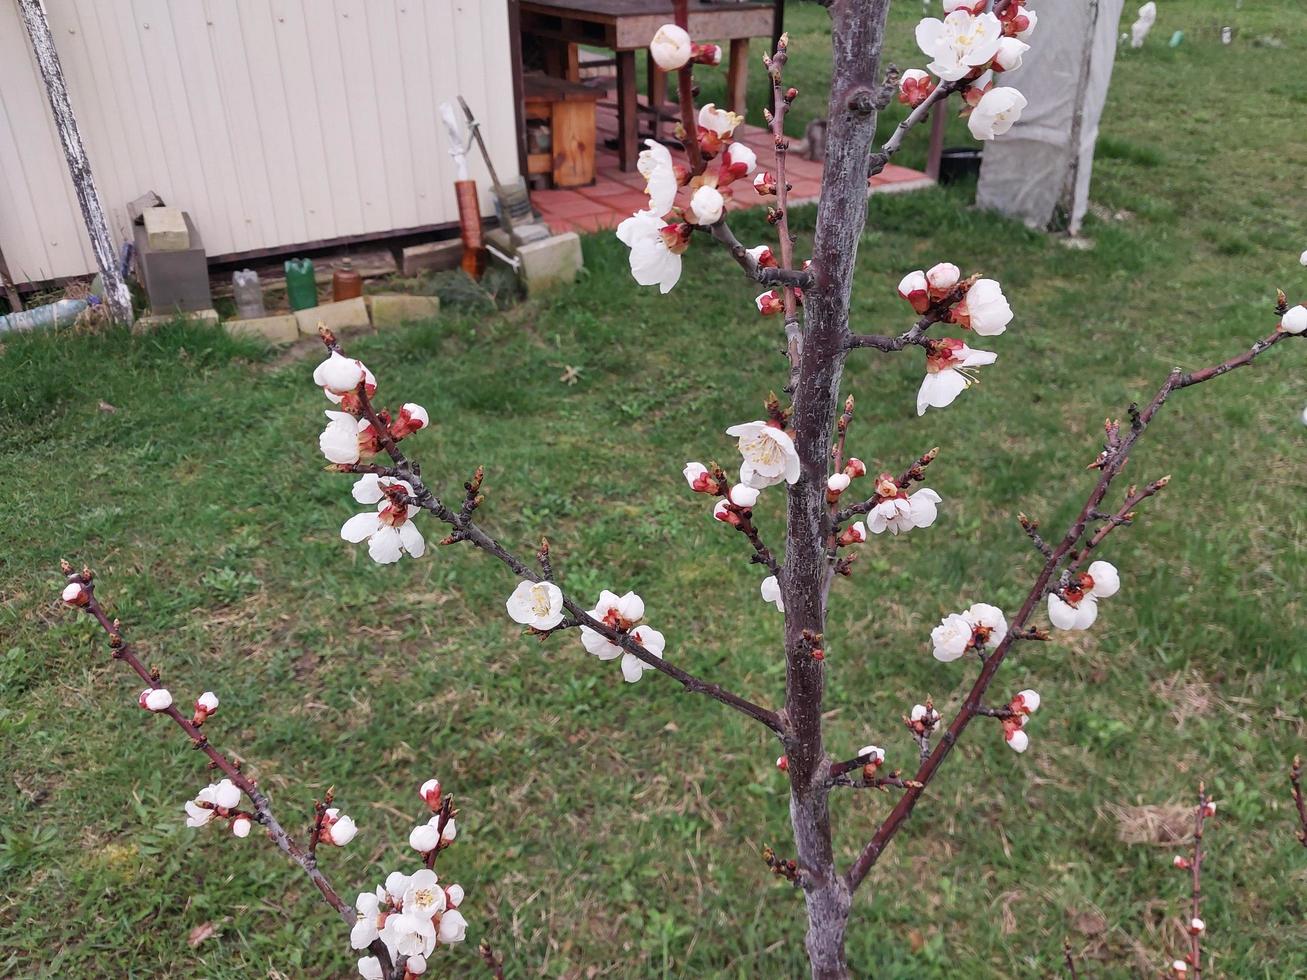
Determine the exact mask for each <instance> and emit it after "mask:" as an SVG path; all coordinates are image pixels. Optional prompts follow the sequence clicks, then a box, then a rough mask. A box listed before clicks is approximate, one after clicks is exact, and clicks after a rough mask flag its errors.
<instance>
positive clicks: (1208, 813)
mask: <svg viewBox="0 0 1307 980" xmlns="http://www.w3.org/2000/svg"><path fill="white" fill-rule="evenodd" d="M1203 816H1204V817H1214V816H1216V801H1215V800H1208V801H1207V802H1206V803H1204V804H1203Z"/></svg>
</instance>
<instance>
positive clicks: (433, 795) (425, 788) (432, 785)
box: [418, 779, 440, 813]
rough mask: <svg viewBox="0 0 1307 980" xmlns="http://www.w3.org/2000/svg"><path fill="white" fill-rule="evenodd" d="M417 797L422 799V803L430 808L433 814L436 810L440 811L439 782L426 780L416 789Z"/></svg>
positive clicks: (437, 780)
mask: <svg viewBox="0 0 1307 980" xmlns="http://www.w3.org/2000/svg"><path fill="white" fill-rule="evenodd" d="M418 796H420V797H422V801H423V802H424V803H426V805H427V806H429V807H431V810H432V812H433V813H434V812H435V811H436V810H439V809H440V780H439V779H428V780H427V781H426V782H425V783H423V784H422V786H421V787H420V788H419V789H418Z"/></svg>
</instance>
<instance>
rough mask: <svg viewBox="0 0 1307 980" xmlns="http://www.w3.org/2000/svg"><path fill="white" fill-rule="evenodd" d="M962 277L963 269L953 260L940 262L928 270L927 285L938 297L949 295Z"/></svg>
mask: <svg viewBox="0 0 1307 980" xmlns="http://www.w3.org/2000/svg"><path fill="white" fill-rule="evenodd" d="M961 279H962V270H961V269H959V268H958V267H957V266H956V265H954V264H953V263H952V262H939V263H937V264H935V265H932V266H931V267H930V268H929V269H927V270H926V285H927V286H928V287H929V289H930V292H931V293H933V294H935V296H937V297H942V296H947V295H948V294H949V293H950V292H952V290H953V287H954V286H956V285H957V284H958V282H959V281H960V280H961ZM900 285H901V284H900Z"/></svg>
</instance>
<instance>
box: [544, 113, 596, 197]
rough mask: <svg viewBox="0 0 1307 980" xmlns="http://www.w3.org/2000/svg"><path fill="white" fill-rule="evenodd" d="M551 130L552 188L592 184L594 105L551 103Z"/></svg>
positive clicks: (593, 165) (593, 167)
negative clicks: (552, 105) (552, 109)
mask: <svg viewBox="0 0 1307 980" xmlns="http://www.w3.org/2000/svg"><path fill="white" fill-rule="evenodd" d="M551 130H552V133H551V137H552V140H553V158H554V159H553V176H554V186H555V187H581V186H583V185H585V184H592V183H594V179H595V107H594V103H593V102H558V103H555V104H554V111H553V117H552V120H551Z"/></svg>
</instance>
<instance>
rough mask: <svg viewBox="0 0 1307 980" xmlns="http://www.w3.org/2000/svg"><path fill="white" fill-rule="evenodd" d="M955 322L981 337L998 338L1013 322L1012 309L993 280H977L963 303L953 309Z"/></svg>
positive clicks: (1001, 289)
mask: <svg viewBox="0 0 1307 980" xmlns="http://www.w3.org/2000/svg"><path fill="white" fill-rule="evenodd" d="M952 316H953V320H954V321H955V322H956V323H959V324H962V325H963V326H967V327H970V328H971V329H972V330H973V331H974V332H975V333H976V334H978V335H979V336H981V337H996V336H998V335H999V334H1001V333H1002V332H1003V331H1004V330H1006V329H1007V325H1008V324H1009V323H1011V322H1012V307H1011V306H1009V305H1008V301H1007V297H1006V296H1004V295H1003V287H1001V286H1000V285H999V284H998V283H997V282H996V281H994V280H993V279H977V280H976V282H975V283H974V284H973V285H972V286H971V288H970V289H968V290H967V295H966V296H965V297H963V299H962V302H961V303H959V304H958V305H957V306H955V307H954V308H953V313H952Z"/></svg>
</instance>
